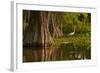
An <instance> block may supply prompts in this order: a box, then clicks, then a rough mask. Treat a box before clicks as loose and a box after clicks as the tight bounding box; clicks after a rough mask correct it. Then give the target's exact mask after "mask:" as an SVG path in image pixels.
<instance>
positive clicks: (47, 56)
mask: <svg viewBox="0 0 100 73" xmlns="http://www.w3.org/2000/svg"><path fill="white" fill-rule="evenodd" d="M81 59H91V52H90V47H89V49H87V48H84V46H83V47H82V48H80V47H77V46H75V45H74V44H72V43H69V44H61V45H59V46H58V47H56V46H52V47H45V48H44V47H23V62H40V61H60V60H81Z"/></svg>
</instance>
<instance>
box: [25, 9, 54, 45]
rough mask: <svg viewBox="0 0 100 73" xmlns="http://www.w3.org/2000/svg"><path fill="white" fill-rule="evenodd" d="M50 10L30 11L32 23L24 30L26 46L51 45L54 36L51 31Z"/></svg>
mask: <svg viewBox="0 0 100 73" xmlns="http://www.w3.org/2000/svg"><path fill="white" fill-rule="evenodd" d="M49 16H50V14H49V12H42V11H41V12H40V11H30V23H29V26H28V28H27V30H26V31H25V32H24V37H23V41H24V43H23V44H24V45H25V46H49V45H51V44H52V41H53V40H52V38H51V35H50V32H49V27H48V24H49Z"/></svg>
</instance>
